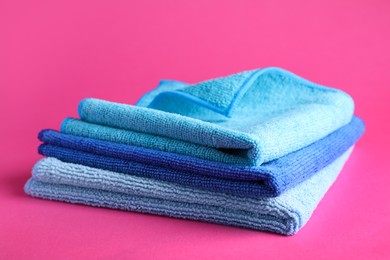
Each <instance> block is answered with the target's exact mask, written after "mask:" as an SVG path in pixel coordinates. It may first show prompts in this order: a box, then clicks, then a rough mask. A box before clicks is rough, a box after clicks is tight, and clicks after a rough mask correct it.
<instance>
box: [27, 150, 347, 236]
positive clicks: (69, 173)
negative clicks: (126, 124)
mask: <svg viewBox="0 0 390 260" xmlns="http://www.w3.org/2000/svg"><path fill="white" fill-rule="evenodd" d="M351 151H352V148H351V149H349V150H348V151H347V152H345V153H344V154H343V155H342V156H341V157H339V158H338V159H336V161H334V162H333V163H332V164H330V165H328V166H327V167H326V168H324V169H322V170H321V171H320V172H318V173H317V174H315V175H314V176H312V177H311V178H309V179H307V180H306V181H304V182H302V183H300V184H299V185H297V186H295V187H293V188H292V189H290V190H288V191H286V192H284V193H283V194H281V195H280V196H278V197H276V198H262V199H249V198H240V197H236V196H232V195H227V194H224V193H215V192H210V191H203V190H198V189H194V188H187V187H184V186H180V185H177V184H172V183H168V182H162V181H157V180H153V179H149V178H142V177H136V176H131V175H127V174H121V173H116V172H111V171H105V170H101V169H96V168H90V167H87V166H83V165H77V164H71V163H64V162H61V161H59V160H57V159H55V158H45V159H42V160H41V161H39V162H38V163H37V164H36V165H35V167H34V169H33V177H32V179H30V180H29V181H28V182H27V184H26V185H25V192H26V193H27V194H30V195H31V196H34V197H38V198H44V199H51V200H59V201H66V202H71V203H78V204H85V205H92V206H98V207H108V208H114V209H122V210H131V211H137V212H144V213H151V214H158V215H164V216H171V217H177V218H184V219H193V220H200V221H208V222H213V223H219V224H225V225H233V226H239V227H244V228H251V229H256V230H264V231H270V232H276V233H280V234H284V235H292V234H295V233H296V232H298V230H299V229H301V228H302V227H303V226H304V225H305V224H306V223H307V221H308V220H309V218H310V217H311V215H312V213H313V211H314V210H315V208H316V207H317V205H318V203H319V202H320V201H321V199H322V197H323V196H324V195H325V193H326V191H327V190H328V189H329V187H330V186H331V184H332V183H333V182H334V181H335V179H336V177H337V176H338V174H339V172H340V171H341V168H342V167H343V165H344V163H345V161H346V160H347V159H348V156H349V155H350V153H351Z"/></svg>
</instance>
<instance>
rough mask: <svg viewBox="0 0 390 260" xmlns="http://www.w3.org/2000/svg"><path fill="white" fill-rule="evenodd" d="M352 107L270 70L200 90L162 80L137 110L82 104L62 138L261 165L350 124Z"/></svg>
mask: <svg viewBox="0 0 390 260" xmlns="http://www.w3.org/2000/svg"><path fill="white" fill-rule="evenodd" d="M353 109H354V104H353V101H352V99H351V97H350V96H348V95H347V94H345V93H343V92H342V91H339V90H335V89H330V88H326V87H322V86H319V85H317V84H314V83H311V82H309V81H306V80H304V79H302V78H299V77H298V76H296V75H294V74H292V73H290V72H287V71H284V70H282V69H276V68H267V69H261V70H254V71H247V72H242V73H239V74H235V75H231V76H228V77H223V78H217V79H213V80H209V81H205V82H201V83H198V84H195V85H187V84H184V83H180V82H177V81H163V82H162V83H161V85H160V86H159V87H158V88H157V89H156V90H154V91H152V92H150V93H148V94H147V95H145V96H144V97H143V98H142V99H141V100H140V102H139V103H138V104H137V106H130V105H123V104H117V103H112V102H107V101H103V100H97V99H85V100H83V101H82V102H81V103H80V105H79V116H80V118H81V120H82V121H78V120H75V119H67V120H65V121H64V122H63V124H62V126H61V130H62V132H64V133H67V134H72V135H79V136H84V137H91V138H96V139H101V140H106V141H111V142H118V143H125V144H130V145H137V146H143V147H146V148H152V149H158V150H162V151H167V152H173V153H180V154H185V155H190V156H195V157H199V158H202V159H208V160H213V161H218V162H223V163H231V164H244V165H260V164H262V163H263V162H268V161H271V160H274V159H277V158H279V157H281V156H284V155H286V154H288V153H291V152H293V151H296V150H298V149H300V148H303V147H305V146H307V145H309V144H311V143H313V142H315V141H317V140H319V139H321V138H323V137H325V136H326V135H328V134H330V133H331V132H333V131H335V130H336V129H338V128H340V127H342V126H344V125H346V124H347V123H348V122H349V121H350V120H351V118H352V116H353Z"/></svg>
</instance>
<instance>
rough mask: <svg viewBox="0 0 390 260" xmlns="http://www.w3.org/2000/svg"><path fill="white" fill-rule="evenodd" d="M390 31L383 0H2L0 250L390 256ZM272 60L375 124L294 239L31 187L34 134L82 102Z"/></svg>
mask: <svg viewBox="0 0 390 260" xmlns="http://www.w3.org/2000/svg"><path fill="white" fill-rule="evenodd" d="M389 28H390V2H389V1H386V0H382V1H380V0H370V1H358V0H357V1H356V0H355V1H339V0H334V1H288V0H285V1H271V0H269V1H208V0H207V1H206V0H202V1H199V0H198V1H155V2H154V1H132V3H131V2H130V1H117V0H115V1H96V0H94V1H78V0H77V1H74V0H71V1H70V0H66V1H1V3H0V35H1V40H0V87H1V92H0V109H1V110H0V111H1V113H0V118H1V122H2V126H1V127H0V136H1V139H2V140H1V149H0V158H1V159H0V160H1V163H0V167H1V171H0V205H1V206H0V216H1V217H0V258H1V259H9V258H13V259H20V258H29V259H42V258H51V259H62V258H65V259H78V258H79V259H85V258H86V257H89V258H103V259H104V258H109V259H115V258H124V257H126V258H132V259H140V258H142V259H149V258H156V259H164V258H167V259H172V258H184V257H185V258H186V259H190V258H196V259H213V258H217V259H223V258H225V259H234V258H241V259H250V258H257V259H260V258H261V259H276V258H286V259H321V258H329V259H337V258H343V259H352V258H354V259H369V258H372V259H374V258H377V259H390V220H389V219H390V202H389V197H390V188H389V187H390V174H389V171H390V160H389V159H390V156H389V146H390V137H389V136H390V135H389V132H390V120H389V119H390V118H389V112H390V106H389V103H390V101H389V98H390V95H389V94H390V91H389V89H390V73H389V69H390V48H389V46H390V29H389ZM265 66H279V67H283V68H285V69H288V70H291V71H293V72H295V73H297V74H298V75H301V76H303V77H305V78H308V79H310V80H312V81H315V82H318V83H321V84H324V85H328V86H332V87H335V88H340V89H342V90H345V91H347V92H348V93H350V94H351V95H352V96H353V97H354V99H355V101H356V113H357V114H358V115H360V116H361V117H362V118H363V119H364V120H365V122H366V124H367V132H366V134H365V136H364V138H363V139H362V140H361V141H360V142H359V144H358V145H357V148H356V149H355V152H354V154H353V155H352V158H351V159H350V161H349V162H348V163H347V165H346V167H345V168H344V170H343V172H342V174H341V176H340V177H339V179H338V181H337V182H336V183H335V185H334V186H333V187H332V188H331V190H330V191H329V193H328V194H327V196H326V197H325V199H324V200H323V201H322V202H321V204H320V206H319V207H318V209H317V210H316V212H315V213H314V215H313V217H312V219H311V220H310V221H309V223H308V224H307V225H306V227H304V228H303V229H302V230H301V231H300V232H299V233H298V234H297V235H295V236H293V237H283V236H278V235H273V234H268V233H263V232H255V231H249V230H244V229H239V228H233V227H224V226H219V225H213V224H207V223H198V222H193V221H184V220H176V219H170V218H165V217H158V216H151V215H144V214H137V213H127V212H121V211H115V210H108V209H98V208H92V207H85V206H78V205H69V204H65V203H58V202H50V201H44V200H39V199H33V198H30V197H28V196H26V195H25V194H24V193H23V185H24V183H25V181H26V180H27V179H28V177H29V176H30V174H31V173H30V170H31V167H32V166H33V164H34V163H35V162H36V161H37V160H38V159H39V158H40V156H38V155H37V153H36V147H37V145H38V141H37V139H36V135H37V133H38V131H39V130H40V129H42V128H55V129H58V127H59V124H60V122H61V120H62V119H63V118H64V117H66V116H76V112H77V103H78V102H79V100H80V99H82V98H84V97H97V98H103V99H108V100H112V101H118V102H127V103H131V104H133V103H134V102H135V101H136V100H137V99H138V98H139V97H141V95H142V94H143V93H145V92H146V91H148V90H150V89H152V88H153V87H154V86H156V84H157V83H158V81H159V80H160V79H163V78H165V79H178V80H182V81H187V82H197V81H201V80H204V79H208V78H212V77H216V76H222V75H226V74H230V73H234V72H239V71H242V70H246V69H254V68H259V67H265ZM157 256H158V257H157ZM222 257H223V258H222Z"/></svg>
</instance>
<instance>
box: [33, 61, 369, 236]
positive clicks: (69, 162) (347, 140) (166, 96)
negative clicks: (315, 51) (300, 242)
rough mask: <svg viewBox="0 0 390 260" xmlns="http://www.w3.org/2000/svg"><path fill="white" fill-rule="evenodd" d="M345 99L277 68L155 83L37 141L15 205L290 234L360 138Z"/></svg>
mask: <svg viewBox="0 0 390 260" xmlns="http://www.w3.org/2000/svg"><path fill="white" fill-rule="evenodd" d="M353 112H354V103H353V100H352V98H351V97H350V96H349V95H347V94H346V93H344V92H342V91H339V90H336V89H331V88H327V87H323V86H320V85H317V84H314V83H311V82H309V81H307V80H304V79H302V78H300V77H298V76H296V75H294V74H292V73H290V72H287V71H284V70H282V69H277V68H266V69H260V70H254V71H246V72H242V73H238V74H234V75H231V76H227V77H222V78H217V79H212V80H208V81H204V82H201V83H198V84H194V85H188V84H185V83H182V82H178V81H162V82H161V83H160V85H159V86H158V87H157V88H156V89H154V90H153V91H151V92H150V93H147V94H146V95H145V96H144V97H142V98H141V100H140V101H139V102H138V103H137V105H135V106H131V105H125V104H118V103H113V102H108V101H104V100H97V99H84V100H82V101H81V102H80V104H79V117H80V119H75V118H66V119H65V120H64V121H63V123H62V125H61V131H60V132H58V131H55V130H42V131H41V132H40V133H39V136H38V137H39V139H40V140H41V141H42V144H41V145H40V146H39V149H38V151H39V153H40V154H42V155H44V156H46V157H47V158H44V159H42V160H40V161H39V162H37V164H36V165H35V166H34V168H33V171H32V178H31V179H30V180H29V181H28V182H27V183H26V185H25V191H26V193H27V194H29V195H31V196H34V197H38V198H43V199H50V200H58V201H65V202H70V203H77V204H85V205H91V206H98V207H108V208H114V209H121V210H129V211H137V212H144V213H151V214H158V215H164V216H171V217H177V218H184V219H191V220H200V221H207V222H213V223H219V224H226V225H232V226H238V227H244V228H251V229H256V230H264V231H270V232H276V233H279V234H284V235H292V234H295V233H296V232H298V230H299V229H300V228H302V227H303V226H304V225H305V224H306V222H307V221H308V220H309V218H310V217H311V215H312V213H313V211H314V210H315V208H316V207H317V205H318V203H319V202H320V201H321V199H322V198H323V196H324V195H325V193H326V192H327V190H328V189H329V187H330V186H331V185H332V183H333V182H334V181H335V179H336V178H337V176H338V174H339V173H340V171H341V169H342V167H343V165H344V163H345V162H346V161H347V159H348V157H349V155H350V154H351V152H352V149H353V146H354V144H355V143H356V142H357V140H358V139H359V138H360V137H361V135H362V134H363V132H364V124H363V122H362V120H361V119H359V118H358V117H356V116H354V115H353Z"/></svg>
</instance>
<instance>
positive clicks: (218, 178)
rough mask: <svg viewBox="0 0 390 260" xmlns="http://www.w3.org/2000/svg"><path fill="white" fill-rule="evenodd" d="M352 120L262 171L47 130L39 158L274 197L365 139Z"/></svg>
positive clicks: (357, 121) (356, 121)
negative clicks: (45, 157)
mask: <svg viewBox="0 0 390 260" xmlns="http://www.w3.org/2000/svg"><path fill="white" fill-rule="evenodd" d="M363 132H364V123H363V121H362V120H361V119H359V118H357V117H354V118H353V119H352V121H351V122H350V123H349V124H347V125H346V126H343V127H341V128H340V129H338V130H336V131H335V132H333V133H331V134H330V135H328V136H326V137H324V138H322V139H320V140H319V141H317V142H315V143H312V144H311V145H309V146H306V147H304V148H302V149H300V150H298V151H295V152H292V153H290V154H288V155H285V156H283V157H280V158H279V159H276V160H273V161H271V162H268V163H265V164H263V165H261V166H238V165H231V164H223V163H218V162H212V161H207V160H202V159H199V158H195V157H190V156H185V155H181V154H173V153H167V152H162V151H158V150H150V149H145V148H142V147H135V146H128V145H123V144H117V143H111V142H106V141H101V140H96V139H90V138H85V137H78V136H72V135H67V134H64V133H59V132H57V131H54V130H43V131H41V132H40V133H39V135H38V137H39V139H40V140H41V141H43V142H44V144H43V145H41V146H40V147H39V152H40V153H41V154H43V155H45V156H49V157H56V158H58V159H60V160H63V161H65V162H71V163H78V164H83V165H88V166H91V167H97V168H102V169H106V170H112V171H117V172H122V173H127V174H134V175H138V176H143V177H149V178H155V179H159V180H163V181H170V182H174V183H178V184H182V185H185V186H190V187H195V188H199V189H206V190H211V191H217V192H226V193H229V194H235V195H241V196H249V197H273V196H277V195H279V194H281V193H282V192H284V191H285V190H287V189H289V188H291V187H294V186H295V185H296V184H298V183H300V182H302V181H304V180H305V179H307V178H309V177H310V176H312V175H313V174H315V173H316V172H318V171H319V170H321V169H322V168H324V167H326V166H327V165H328V164H330V163H331V162H333V161H334V160H335V159H336V158H338V157H339V156H341V154H343V153H344V152H345V151H346V150H347V149H349V148H350V147H351V146H352V145H353V144H354V143H355V142H356V141H357V140H358V139H359V138H360V136H361V135H362V134H363Z"/></svg>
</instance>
